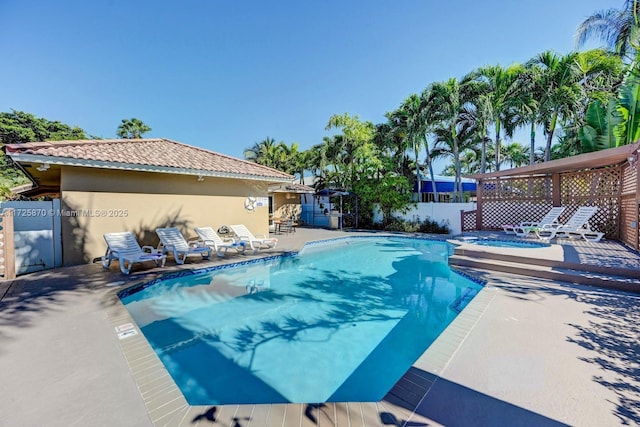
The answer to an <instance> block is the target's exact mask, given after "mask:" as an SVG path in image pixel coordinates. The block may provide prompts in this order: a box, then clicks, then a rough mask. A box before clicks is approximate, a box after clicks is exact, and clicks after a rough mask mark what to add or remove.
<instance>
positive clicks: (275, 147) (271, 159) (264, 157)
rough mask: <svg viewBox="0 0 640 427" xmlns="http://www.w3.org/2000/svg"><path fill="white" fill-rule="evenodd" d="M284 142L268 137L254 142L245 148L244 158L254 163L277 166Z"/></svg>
mask: <svg viewBox="0 0 640 427" xmlns="http://www.w3.org/2000/svg"><path fill="white" fill-rule="evenodd" d="M281 149H282V143H278V142H276V140H275V139H273V138H270V137H266V138H265V139H263V140H262V141H260V142H256V143H255V144H253V146H252V147H251V148H247V149H246V150H244V153H243V155H244V158H245V159H246V160H249V161H252V162H254V163H258V164H261V165H263V166H268V167H270V168H277V167H278V165H279V163H280V150H281Z"/></svg>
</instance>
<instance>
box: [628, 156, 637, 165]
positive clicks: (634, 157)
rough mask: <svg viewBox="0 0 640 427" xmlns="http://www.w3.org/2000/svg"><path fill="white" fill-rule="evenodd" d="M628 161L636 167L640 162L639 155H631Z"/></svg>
mask: <svg viewBox="0 0 640 427" xmlns="http://www.w3.org/2000/svg"><path fill="white" fill-rule="evenodd" d="M627 161H628V162H629V163H630V164H631V165H635V164H636V162H637V161H638V155H637V154H629V156H628V157H627Z"/></svg>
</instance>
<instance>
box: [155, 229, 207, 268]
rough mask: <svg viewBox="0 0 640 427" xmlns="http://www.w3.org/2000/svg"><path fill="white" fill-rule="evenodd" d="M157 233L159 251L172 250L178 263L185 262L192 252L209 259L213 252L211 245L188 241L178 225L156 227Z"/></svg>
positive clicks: (166, 251)
mask: <svg viewBox="0 0 640 427" xmlns="http://www.w3.org/2000/svg"><path fill="white" fill-rule="evenodd" d="M156 233H157V234H158V237H159V238H160V243H159V244H158V251H161V252H162V253H168V252H171V253H172V254H173V258H174V259H175V260H176V263H177V264H184V262H185V261H186V259H187V256H189V255H192V254H200V255H201V256H202V258H204V259H209V257H210V256H211V252H213V249H211V248H210V247H209V246H204V245H201V244H199V243H198V242H187V240H186V239H185V238H184V236H183V235H182V233H181V232H180V230H178V229H177V228H176V227H168V228H156Z"/></svg>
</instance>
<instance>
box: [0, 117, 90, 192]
mask: <svg viewBox="0 0 640 427" xmlns="http://www.w3.org/2000/svg"><path fill="white" fill-rule="evenodd" d="M86 138H87V135H86V133H85V131H84V130H83V129H81V128H79V127H78V126H69V125H67V124H64V123H61V122H59V121H57V120H48V119H45V118H42V117H36V116H34V115H33V114H30V113H26V112H24V111H16V110H11V111H10V112H2V113H0V144H21V143H25V142H38V141H60V140H78V139H86ZM28 182H29V179H28V178H27V177H26V176H25V174H24V173H23V172H22V170H20V169H18V168H17V167H16V166H15V165H14V164H13V162H12V161H11V159H10V158H9V157H8V156H7V155H6V154H4V152H2V151H0V187H4V189H5V191H4V192H5V193H10V191H9V190H8V189H9V188H12V187H15V186H17V185H21V184H25V183H28ZM6 197H7V196H6V194H3V195H0V198H6Z"/></svg>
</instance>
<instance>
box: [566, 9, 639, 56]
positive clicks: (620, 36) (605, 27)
mask: <svg viewBox="0 0 640 427" xmlns="http://www.w3.org/2000/svg"><path fill="white" fill-rule="evenodd" d="M639 14H640V2H639V1H638V0H625V2H624V6H623V8H622V9H607V10H602V11H598V12H596V13H594V14H593V15H591V16H589V17H588V18H587V19H585V20H584V21H583V22H582V23H581V24H580V26H579V27H578V30H577V31H576V45H577V47H578V48H580V47H582V46H584V45H585V43H586V42H587V40H589V39H593V38H595V39H600V40H602V41H604V42H605V45H606V47H607V48H608V49H610V50H611V51H612V52H615V53H617V54H618V55H620V56H621V57H626V58H633V57H635V52H636V50H637V49H638V36H639V33H638V28H639V25H640V24H639V23H640V21H639V20H638V16H639Z"/></svg>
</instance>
